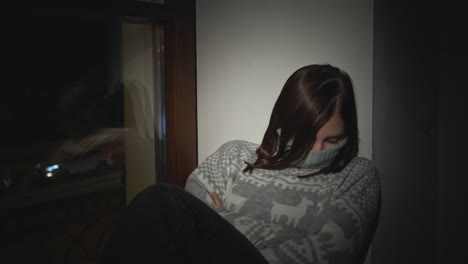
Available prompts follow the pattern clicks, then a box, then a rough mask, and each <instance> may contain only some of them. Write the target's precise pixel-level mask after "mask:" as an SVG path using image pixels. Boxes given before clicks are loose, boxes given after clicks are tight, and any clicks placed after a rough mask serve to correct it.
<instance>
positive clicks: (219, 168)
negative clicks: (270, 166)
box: [185, 140, 380, 264]
mask: <svg viewBox="0 0 468 264" xmlns="http://www.w3.org/2000/svg"><path fill="white" fill-rule="evenodd" d="M257 148H258V145H256V144H254V143H250V142H246V141H240V140H236V141H230V142H228V143H225V144H224V145H222V146H221V147H220V148H219V149H218V150H217V151H216V152H214V153H213V154H212V155H210V156H209V157H208V158H207V159H206V160H205V161H203V162H202V163H201V164H200V166H199V167H198V168H197V169H196V170H195V171H193V173H192V174H191V175H190V176H189V178H188V180H187V184H186V187H185V188H186V190H187V191H188V192H190V193H192V194H194V195H195V196H197V197H198V198H199V199H201V200H203V201H204V202H205V203H207V204H208V205H209V206H211V207H212V208H213V209H214V210H217V211H218V212H219V213H220V214H221V215H222V216H223V217H224V218H225V219H227V220H228V221H229V222H230V223H231V224H232V225H234V226H235V227H236V228H237V229H238V230H239V231H240V232H241V233H242V234H243V235H244V236H245V237H247V239H249V241H250V242H251V243H252V244H253V245H254V246H255V247H256V248H257V249H258V250H259V251H260V252H261V253H262V254H263V255H264V257H265V258H266V259H267V260H268V261H269V262H270V263H288V264H289V263H330V264H331V263H340V264H343V263H358V262H360V261H362V260H363V257H365V253H366V252H367V248H368V246H369V243H370V239H371V237H372V235H373V230H374V227H375V224H376V222H377V217H378V208H379V206H380V183H379V178H378V175H377V172H376V169H375V167H374V166H373V164H372V162H371V161H369V160H367V159H365V158H354V159H353V160H352V161H351V162H350V163H349V164H348V165H347V166H346V167H345V168H344V169H343V170H341V171H340V172H338V173H334V174H326V175H324V174H319V175H316V176H312V177H308V178H302V179H301V178H298V177H296V176H299V175H305V174H309V173H312V172H314V171H317V170H318V169H320V166H317V167H305V168H296V167H291V168H287V169H282V170H264V169H254V170H253V171H252V173H243V172H242V170H243V169H244V168H245V167H246V165H245V163H244V161H248V162H254V161H255V160H256V154H255V150H256V149H257ZM323 153H326V152H325V151H324V152H323ZM327 155H330V154H327ZM211 192H217V193H218V194H219V196H220V197H221V200H222V201H223V205H224V208H222V209H218V208H215V205H214V202H213V200H212V199H211V197H210V193H211Z"/></svg>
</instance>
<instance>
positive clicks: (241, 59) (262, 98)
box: [196, 0, 373, 162]
mask: <svg viewBox="0 0 468 264" xmlns="http://www.w3.org/2000/svg"><path fill="white" fill-rule="evenodd" d="M196 8H197V11H196V12H197V13H196V17H197V21H196V23H197V25H196V26H197V28H196V30H197V71H198V73H197V79H198V82H197V89H198V93H197V96H198V161H199V162H202V161H203V160H204V159H205V158H206V157H207V156H208V155H209V154H210V153H212V152H213V151H215V150H216V149H217V148H218V147H219V146H220V145H221V144H223V143H224V142H226V141H229V140H232V139H244V140H248V141H251V142H255V143H260V142H261V140H262V138H263V133H264V132H265V129H266V127H267V125H268V121H269V118H270V114H271V110H272V109H273V105H274V103H275V101H276V99H277V97H278V95H279V92H280V90H281V88H282V86H283V84H284V82H285V81H286V79H287V78H288V77H289V76H290V75H291V74H292V73H293V72H294V71H295V70H296V69H298V68H300V67H302V66H305V65H308V64H314V63H330V64H332V65H335V66H338V67H340V68H342V69H343V70H345V71H347V72H348V73H349V74H350V76H351V78H352V79H353V81H354V84H355V92H356V97H357V99H356V100H357V104H358V106H357V107H358V117H359V127H360V137H361V140H362V143H361V155H363V156H366V157H369V158H370V157H371V155H372V153H371V151H372V145H371V143H372V123H371V121H372V49H373V46H372V45H373V44H372V40H373V33H372V30H373V17H372V15H373V1H372V0H364V1H357V0H352V1H350V0H347V1H344V0H342V1H337V0H331V1H330V0H329V1H275V0H270V1H261V0H256V1H251V0H250V1H249V0H237V1H232V0H216V1H215V0H213V1H208V0H198V1H197V6H196Z"/></svg>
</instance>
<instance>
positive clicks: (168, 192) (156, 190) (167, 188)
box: [135, 183, 184, 198]
mask: <svg viewBox="0 0 468 264" xmlns="http://www.w3.org/2000/svg"><path fill="white" fill-rule="evenodd" d="M183 191H184V190H183V189H182V188H180V187H179V186H177V185H174V184H168V183H158V184H153V185H151V186H148V187H146V188H145V189H143V190H142V191H141V192H140V193H138V195H137V196H136V197H135V198H137V197H138V198H141V197H145V198H158V197H167V196H172V195H174V194H179V193H181V192H183Z"/></svg>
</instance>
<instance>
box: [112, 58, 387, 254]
mask: <svg viewBox="0 0 468 264" xmlns="http://www.w3.org/2000/svg"><path fill="white" fill-rule="evenodd" d="M358 145H359V138H358V127H357V115H356V105H355V99H354V93H353V86H352V81H351V79H350V77H349V76H348V75H347V74H346V73H345V72H343V71H342V70H340V69H338V68H336V67H333V66H330V65H309V66H305V67H303V68H300V69H298V70H297V71H296V72H294V73H293V74H292V75H291V76H290V77H289V78H288V80H287V81H286V83H285V85H284V87H283V89H282V91H281V94H280V95H279V98H278V100H277V102H276V104H275V106H274V108H273V112H272V115H271V118H270V123H269V125H268V128H267V130H266V132H265V135H264V137H263V140H262V142H261V144H260V145H256V144H254V143H250V142H246V141H240V140H236V141H230V142H227V143H225V144H223V145H222V146H221V147H220V148H219V149H218V150H217V151H216V152H215V153H213V154H212V155H210V156H209V157H208V158H207V159H206V160H205V161H203V162H202V163H201V164H200V166H199V167H198V168H197V169H196V170H195V171H194V172H193V173H192V174H191V175H190V176H189V178H188V180H187V184H186V187H185V190H182V189H180V188H177V187H175V186H170V185H161V184H160V185H155V186H152V187H150V188H148V189H146V190H145V191H143V192H142V193H140V194H139V195H138V196H137V197H136V198H135V199H134V201H132V203H131V204H130V205H129V208H128V212H127V215H126V217H125V218H124V220H123V224H122V225H121V226H120V227H119V229H118V230H117V231H116V233H115V234H114V235H113V237H112V238H111V240H110V241H109V243H108V245H107V247H106V249H105V251H104V255H103V256H104V258H103V259H104V260H105V261H108V262H109V263H110V262H113V263H115V262H116V261H117V262H119V261H120V262H127V261H131V262H134V261H137V262H138V261H139V262H144V261H147V262H148V263H198V262H203V263H267V262H268V263H362V262H363V261H364V259H365V256H366V253H367V249H368V246H369V243H370V240H371V239H372V237H373V234H374V231H375V228H376V225H377V222H378V216H379V208H380V183H379V178H378V175H377V172H376V169H375V167H374V166H373V164H372V162H371V161H369V160H367V159H365V158H359V157H357V154H358V150H359V147H358Z"/></svg>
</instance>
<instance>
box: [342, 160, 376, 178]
mask: <svg viewBox="0 0 468 264" xmlns="http://www.w3.org/2000/svg"><path fill="white" fill-rule="evenodd" d="M341 173H342V174H344V175H346V178H352V179H353V181H362V180H366V181H379V174H378V171H377V168H376V167H375V164H374V162H372V161H371V160H370V159H368V158H365V157H355V158H353V159H352V160H351V161H350V162H349V163H348V164H347V165H346V166H345V167H344V169H343V170H342V171H341Z"/></svg>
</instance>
